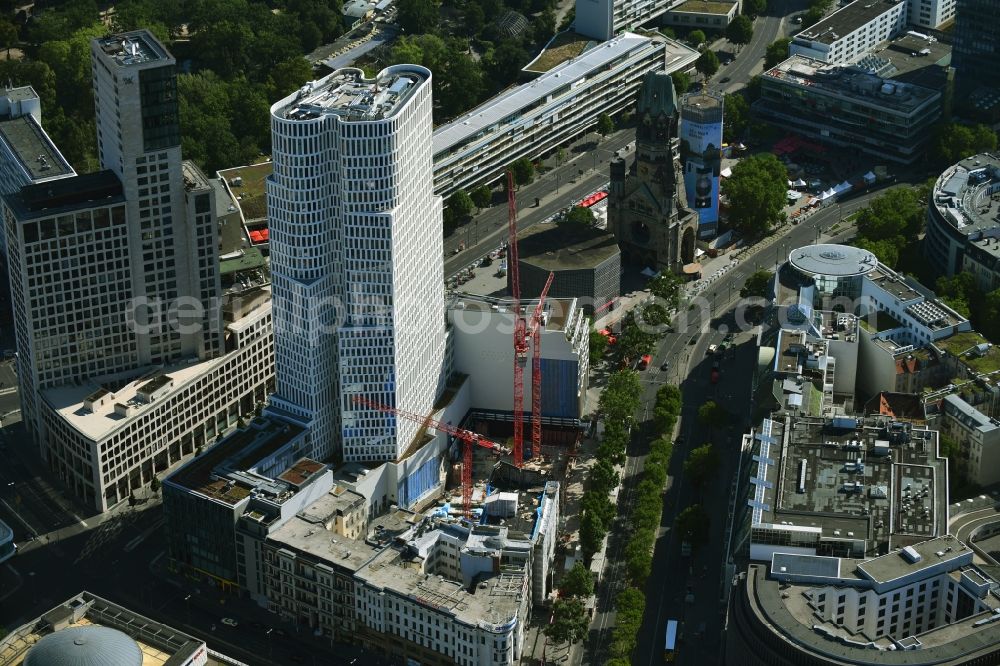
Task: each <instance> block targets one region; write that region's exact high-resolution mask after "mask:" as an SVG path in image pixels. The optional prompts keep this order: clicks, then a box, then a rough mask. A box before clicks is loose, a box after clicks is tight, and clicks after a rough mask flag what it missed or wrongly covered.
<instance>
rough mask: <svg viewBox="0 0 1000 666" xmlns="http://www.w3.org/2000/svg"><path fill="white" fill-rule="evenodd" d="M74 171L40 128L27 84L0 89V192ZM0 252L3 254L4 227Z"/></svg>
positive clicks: (33, 96)
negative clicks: (1, 90) (1, 91)
mask: <svg viewBox="0 0 1000 666" xmlns="http://www.w3.org/2000/svg"><path fill="white" fill-rule="evenodd" d="M75 175H76V172H75V171H73V167H71V166H70V165H69V162H67V161H66V158H64V157H63V156H62V153H60V152H59V149H58V148H57V147H56V146H55V144H53V143H52V140H51V139H50V138H49V135H48V134H46V133H45V130H44V129H42V106H41V102H40V101H39V99H38V94H37V93H36V92H35V90H34V88H32V87H31V86H22V87H20V88H7V89H6V90H4V91H3V93H0V196H3V195H7V194H14V193H15V192H17V191H18V190H19V189H21V188H22V187H24V186H25V185H31V184H32V183H47V182H51V181H54V180H59V179H60V178H69V177H71V176H75ZM0 254H2V255H3V257H4V258H6V257H7V242H6V236H5V235H4V230H3V229H0Z"/></svg>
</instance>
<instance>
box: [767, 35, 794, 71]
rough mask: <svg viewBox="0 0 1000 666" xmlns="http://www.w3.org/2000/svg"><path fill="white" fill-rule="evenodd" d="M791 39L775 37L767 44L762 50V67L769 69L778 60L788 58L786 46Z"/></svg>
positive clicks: (778, 61) (781, 60)
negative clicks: (763, 50) (765, 48)
mask: <svg viewBox="0 0 1000 666" xmlns="http://www.w3.org/2000/svg"><path fill="white" fill-rule="evenodd" d="M791 43H792V40H791V39H790V38H788V37H782V38H781V39H776V40H774V41H773V42H771V43H770V44H768V46H767V50H766V51H765V52H764V69H771V68H772V67H774V66H775V65H777V64H778V63H780V62H783V61H785V60H787V59H788V46H789V45H790V44H791Z"/></svg>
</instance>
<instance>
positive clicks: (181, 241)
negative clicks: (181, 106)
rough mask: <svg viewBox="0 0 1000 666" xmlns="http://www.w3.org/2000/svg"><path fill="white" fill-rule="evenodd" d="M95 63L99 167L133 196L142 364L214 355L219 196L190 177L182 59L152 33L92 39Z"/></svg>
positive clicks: (130, 210) (218, 320)
mask: <svg viewBox="0 0 1000 666" xmlns="http://www.w3.org/2000/svg"><path fill="white" fill-rule="evenodd" d="M91 60H92V68H93V74H94V106H95V113H96V123H97V148H98V155H99V157H100V162H101V168H102V169H109V170H111V171H113V172H114V173H115V174H116V175H117V176H118V178H119V179H120V180H121V183H122V188H123V190H124V194H125V209H126V217H127V219H128V221H129V224H128V235H129V240H128V250H129V260H130V261H129V270H130V272H131V274H132V293H133V294H134V296H135V297H137V298H138V297H141V299H142V300H141V302H137V303H136V304H135V305H134V306H133V308H132V310H133V314H134V316H135V319H136V322H137V323H138V324H140V325H143V324H149V326H148V327H147V331H146V332H144V333H141V334H139V335H138V336H137V337H136V342H137V344H138V354H139V361H140V364H146V363H152V364H161V363H172V362H175V361H177V360H180V359H182V358H190V357H191V356H197V357H199V358H201V359H206V358H211V357H212V356H213V355H215V354H217V353H218V352H219V351H220V350H221V349H222V317H221V314H220V312H219V310H218V308H216V307H214V306H215V305H216V304H215V303H214V301H213V299H215V297H216V296H218V294H219V291H220V283H219V253H218V242H219V241H218V233H217V230H216V227H215V210H214V207H215V197H214V196H212V195H211V193H210V192H209V191H208V189H207V187H208V185H207V183H205V182H202V183H191V179H190V178H189V177H188V174H187V173H184V172H183V171H182V166H181V161H182V158H181V138H180V117H179V115H178V110H177V105H178V101H177V72H176V60H175V59H174V57H173V56H172V55H171V54H170V53H169V52H168V51H167V50H166V48H165V47H164V46H163V44H161V43H160V42H159V40H157V39H156V37H154V36H153V34H152V33H150V32H149V31H148V30H137V31H133V32H127V33H122V34H117V35H110V36H107V37H102V38H100V39H95V40H93V41H92V42H91ZM202 180H203V178H202ZM189 185H190V186H189ZM192 188H193V189H192ZM189 212H190V213H193V214H191V215H189V214H188V213H189ZM174 322H176V324H175V323H174Z"/></svg>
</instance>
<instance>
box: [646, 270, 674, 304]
mask: <svg viewBox="0 0 1000 666" xmlns="http://www.w3.org/2000/svg"><path fill="white" fill-rule="evenodd" d="M647 286H648V288H649V293H650V294H652V295H653V296H655V297H656V298H657V299H659V300H660V301H661V302H662V304H663V305H664V306H666V307H668V308H671V309H677V307H678V306H679V305H680V300H681V279H680V278H679V277H677V276H676V275H674V274H673V273H670V272H662V273H660V274H659V275H657V276H656V277H655V278H653V279H652V280H650V281H649V284H648V285H647Z"/></svg>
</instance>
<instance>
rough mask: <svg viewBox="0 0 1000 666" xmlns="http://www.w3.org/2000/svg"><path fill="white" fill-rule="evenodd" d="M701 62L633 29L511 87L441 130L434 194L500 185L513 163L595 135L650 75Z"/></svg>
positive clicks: (665, 41)
mask: <svg viewBox="0 0 1000 666" xmlns="http://www.w3.org/2000/svg"><path fill="white" fill-rule="evenodd" d="M586 1H589V0H586ZM697 59H698V52H697V51H695V50H694V49H691V48H688V47H687V46H684V45H683V44H680V43H678V42H675V41H673V40H671V39H667V38H666V37H663V36H662V35H658V34H653V35H652V36H646V35H638V34H633V33H628V32H626V33H624V34H622V35H619V36H617V37H615V38H613V39H611V40H610V41H607V42H605V43H603V44H598V45H596V46H594V47H592V48H590V49H588V50H585V51H584V52H583V53H581V54H580V55H578V56H576V57H575V58H572V59H570V60H567V61H565V62H562V63H560V64H559V65H558V66H556V67H553V68H552V69H549V70H548V71H547V72H545V73H544V74H542V75H541V76H539V77H538V78H537V79H535V80H534V81H531V82H529V83H525V84H523V85H520V86H516V87H513V88H509V89H508V90H506V91H504V92H503V93H501V94H499V95H497V96H496V97H493V98H491V99H489V100H488V101H486V102H484V103H483V104H481V105H480V106H478V107H476V108H475V109H473V110H472V111H470V112H469V113H467V114H465V115H464V116H461V117H460V118H456V119H455V120H454V121H452V122H450V123H448V124H446V125H441V126H440V127H438V128H437V129H436V130H435V131H434V191H435V192H437V193H438V194H440V195H442V196H448V195H449V194H451V193H452V192H455V191H456V190H459V189H465V190H469V189H471V188H474V187H476V186H477V185H480V184H482V183H490V182H492V181H495V180H496V179H498V178H500V177H501V176H502V175H503V173H504V171H505V170H506V169H507V166H508V165H509V164H510V163H511V162H513V161H514V160H516V159H519V158H521V157H527V158H528V159H535V158H536V157H538V156H540V155H542V154H544V153H546V152H548V151H550V150H553V149H554V148H555V147H556V146H558V145H560V144H562V143H564V142H566V141H567V140H569V139H572V138H573V137H576V136H578V135H580V134H581V133H583V132H585V131H588V130H589V129H590V128H592V127H593V126H594V124H595V123H596V122H597V118H598V116H599V115H600V114H602V113H607V114H615V113H618V112H619V111H622V110H624V109H628V108H631V107H632V104H633V103H634V102H635V98H636V93H637V91H638V89H639V84H640V82H641V81H642V79H643V77H644V75H645V74H646V73H647V72H665V73H667V74H672V73H673V72H677V71H684V70H687V69H689V68H690V67H691V66H692V65H694V62H695V60H697Z"/></svg>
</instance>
